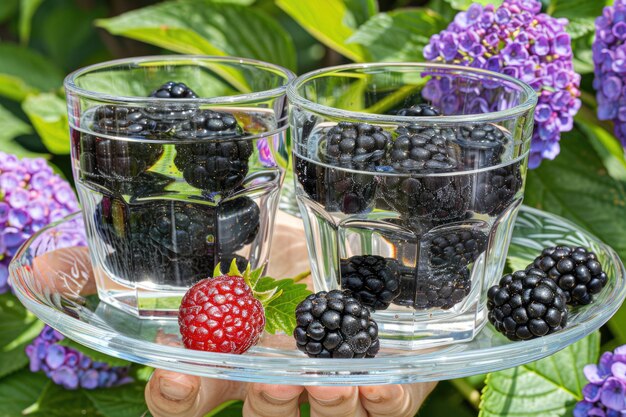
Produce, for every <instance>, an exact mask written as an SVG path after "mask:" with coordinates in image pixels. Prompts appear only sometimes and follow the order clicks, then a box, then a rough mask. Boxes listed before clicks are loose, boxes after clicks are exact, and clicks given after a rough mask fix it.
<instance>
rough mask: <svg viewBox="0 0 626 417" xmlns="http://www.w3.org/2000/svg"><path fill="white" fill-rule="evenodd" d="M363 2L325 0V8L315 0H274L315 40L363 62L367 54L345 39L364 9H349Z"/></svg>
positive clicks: (354, 28)
mask: <svg viewBox="0 0 626 417" xmlns="http://www.w3.org/2000/svg"><path fill="white" fill-rule="evenodd" d="M362 3H363V2H356V1H351V2H344V1H342V0H324V7H319V3H317V2H314V1H300V0H276V4H277V5H278V7H280V8H281V9H283V11H284V12H285V13H287V14H288V15H289V16H291V17H292V18H293V19H294V20H295V21H297V22H298V23H299V24H300V25H301V26H302V27H303V28H304V29H306V31H307V32H309V33H310V34H311V35H313V36H314V37H315V38H316V39H317V40H319V41H320V42H322V43H323V44H325V45H326V46H328V47H329V48H332V49H334V50H336V51H337V52H339V53H340V54H342V55H343V56H345V57H347V58H349V59H351V60H353V61H357V62H362V61H366V60H367V58H368V55H367V53H366V52H365V51H364V50H363V48H362V47H361V46H360V45H358V44H355V43H348V42H347V40H348V39H349V38H350V37H351V36H352V35H354V33H355V31H356V29H357V27H358V20H357V18H356V17H355V14H356V15H357V16H362V15H363V11H362V10H359V9H358V8H357V9H356V13H355V12H354V11H353V10H352V9H350V6H352V7H353V8H355V7H358V6H362Z"/></svg>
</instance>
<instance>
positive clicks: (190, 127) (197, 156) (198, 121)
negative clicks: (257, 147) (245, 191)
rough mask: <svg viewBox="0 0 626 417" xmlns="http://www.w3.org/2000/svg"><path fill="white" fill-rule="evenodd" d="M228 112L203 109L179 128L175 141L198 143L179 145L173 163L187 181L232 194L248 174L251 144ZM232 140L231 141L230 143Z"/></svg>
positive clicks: (204, 187) (207, 189)
mask: <svg viewBox="0 0 626 417" xmlns="http://www.w3.org/2000/svg"><path fill="white" fill-rule="evenodd" d="M243 135H244V134H243V130H242V129H241V127H240V126H239V124H238V123H237V119H235V117H234V116H233V115H231V114H229V113H224V112H216V111H212V110H204V111H202V112H200V113H198V114H196V115H195V116H193V117H192V118H191V119H190V120H188V121H186V122H185V123H183V124H182V125H181V126H180V130H178V131H177V133H176V135H175V136H176V138H178V139H182V140H189V139H195V140H197V142H196V143H190V144H180V145H176V157H175V158H174V164H175V165H176V167H177V168H178V169H179V170H180V171H182V173H183V177H184V178H185V181H187V183H188V184H189V185H191V186H193V187H196V188H199V189H202V190H204V191H207V192H230V191H233V190H235V189H236V188H237V187H239V186H240V185H241V184H242V183H243V181H244V179H245V177H246V175H247V174H248V159H249V158H250V156H251V155H252V144H251V142H250V141H249V140H245V139H241V137H242V136H243ZM227 139H230V140H227Z"/></svg>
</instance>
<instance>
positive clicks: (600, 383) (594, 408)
mask: <svg viewBox="0 0 626 417" xmlns="http://www.w3.org/2000/svg"><path fill="white" fill-rule="evenodd" d="M583 372H584V374H585V377H586V378H587V380H588V381H589V383H588V384H587V385H585V387H584V388H583V392H582V394H583V400H582V401H580V402H579V403H578V404H576V407H575V408H574V417H592V416H594V417H626V345H625V346H621V347H618V348H617V349H615V350H614V351H613V352H605V353H603V354H602V356H601V357H600V361H599V362H598V364H597V365H596V364H592V365H587V366H585V368H584V369H583Z"/></svg>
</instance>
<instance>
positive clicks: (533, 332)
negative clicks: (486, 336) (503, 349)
mask: <svg viewBox="0 0 626 417" xmlns="http://www.w3.org/2000/svg"><path fill="white" fill-rule="evenodd" d="M487 299H488V301H487V308H488V309H489V314H488V317H489V321H490V322H491V324H493V325H494V327H495V328H496V330H498V331H499V332H500V333H502V334H504V335H505V336H506V337H508V338H509V339H511V340H527V339H533V338H536V337H540V336H545V335H547V334H550V333H554V332H556V331H559V330H561V329H563V328H564V327H565V326H566V324H567V307H566V305H565V293H564V292H563V291H562V290H561V289H560V288H559V287H558V286H557V285H556V283H555V282H554V280H552V279H550V278H548V276H547V275H546V273H545V272H543V271H542V270H540V269H537V268H529V269H528V270H527V271H517V272H514V273H513V274H509V275H505V276H503V277H502V279H501V280H500V283H499V284H498V285H494V286H493V287H491V288H490V289H489V291H488V293H487Z"/></svg>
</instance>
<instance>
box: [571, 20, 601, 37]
mask: <svg viewBox="0 0 626 417" xmlns="http://www.w3.org/2000/svg"><path fill="white" fill-rule="evenodd" d="M595 21H596V17H595V16H592V17H589V16H587V17H575V18H572V19H570V21H569V24H568V25H567V26H566V28H565V29H566V30H567V33H569V34H570V36H571V37H572V39H577V38H582V37H583V36H585V35H587V34H589V33H592V32H593V31H594V30H595V29H596V24H595Z"/></svg>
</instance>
